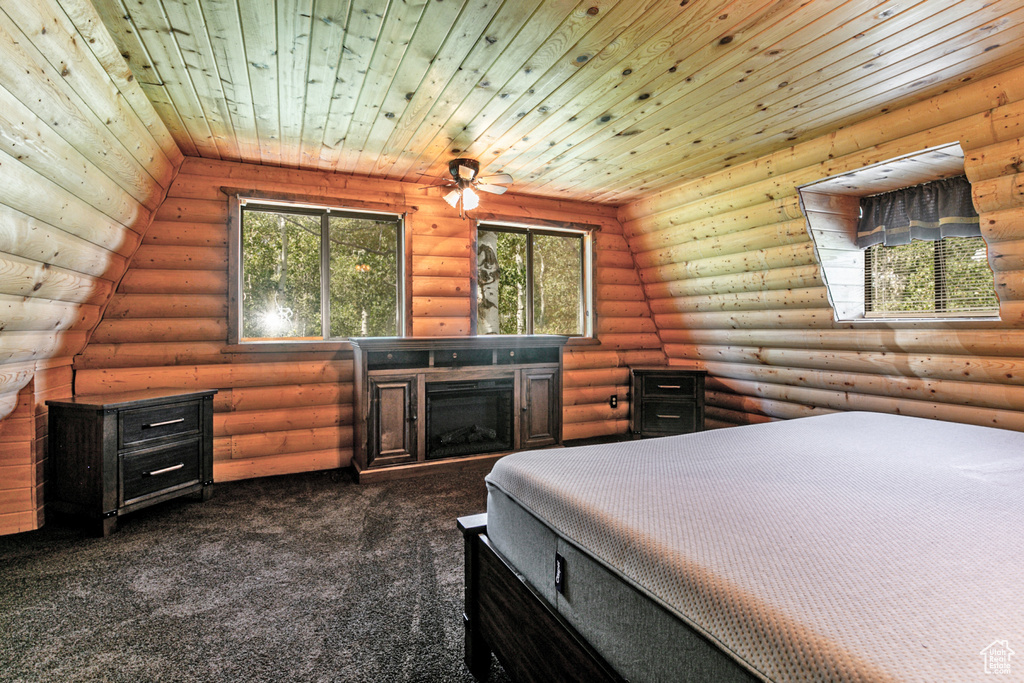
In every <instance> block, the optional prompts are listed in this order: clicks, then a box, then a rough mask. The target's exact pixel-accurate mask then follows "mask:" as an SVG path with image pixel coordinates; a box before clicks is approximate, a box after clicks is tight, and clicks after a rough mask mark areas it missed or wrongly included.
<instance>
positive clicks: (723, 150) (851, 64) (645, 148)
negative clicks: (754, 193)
mask: <svg viewBox="0 0 1024 683" xmlns="http://www.w3.org/2000/svg"><path fill="white" fill-rule="evenodd" d="M913 25H914V26H920V23H915V24H913ZM954 25H956V26H959V24H954ZM908 30H917V29H908ZM955 30H956V31H957V32H959V31H962V29H960V28H958V29H955ZM942 38H944V39H948V38H949V36H946V35H942ZM936 42H938V43H939V45H938V46H937V47H933V48H931V49H932V52H928V51H925V52H923V53H918V55H916V59H917V60H918V61H921V62H923V63H930V62H932V61H933V59H934V58H935V56H936V55H935V54H934V53H935V52H936V51H944V50H945V49H946V46H947V45H948V42H949V41H948V40H937V41H936ZM915 45H916V47H917V48H918V49H920V48H921V47H922V46H921V45H920V44H915ZM880 49H881V48H878V47H877V46H873V47H872V48H871V49H870V50H868V53H869V54H864V52H865V51H864V50H861V51H860V52H859V53H858V54H859V55H861V56H862V58H863V59H866V60H867V62H868V63H870V62H872V61H874V62H881V61H883V60H885V59H886V58H887V57H888V58H890V59H893V60H894V61H897V63H899V62H901V61H904V57H905V54H906V52H908V51H909V50H910V49H911V48H910V47H900V48H897V49H896V50H894V51H892V52H889V53H887V54H886V55H884V56H875V57H874V60H872V58H871V57H872V54H875V55H877V51H878V50H880ZM894 53H896V54H897V55H898V56H892V55H893V54H894ZM843 61H844V60H840V59H837V60H836V61H835V62H833V65H839V64H842V63H843ZM845 62H846V64H845V66H844V69H845V70H844V72H843V73H842V74H831V75H832V77H831V78H829V79H828V80H826V81H825V82H824V83H821V84H819V85H817V86H815V87H812V88H810V89H809V90H807V91H803V90H800V95H799V102H800V103H801V104H800V108H801V109H802V110H806V111H817V112H823V111H829V110H830V106H829V105H826V104H824V103H819V104H817V105H815V104H813V103H808V101H806V100H805V99H804V98H805V97H809V96H810V93H816V94H820V95H821V96H827V97H833V98H835V97H838V96H846V97H849V96H851V95H850V94H849V93H848V92H847V90H846V89H844V87H843V84H844V81H843V76H844V75H845V76H846V77H847V78H849V79H853V80H854V82H855V83H856V80H857V79H861V81H863V79H864V78H891V77H892V76H891V75H890V74H891V70H890V71H885V70H879V71H868V70H865V69H864V68H863V64H864V63H865V62H858V61H857V60H856V59H851V58H847V59H846V60H845ZM837 70H838V69H837ZM798 85H799V82H797V83H796V84H795V85H794V86H793V87H797V86H798ZM848 88H852V89H853V92H859V91H860V89H861V88H860V86H857V85H852V86H848ZM776 89H777V88H776ZM798 90H799V88H798ZM791 96H792V95H791V94H790V95H788V96H787V97H791ZM759 101H762V102H769V101H771V102H772V104H771V105H767V106H771V107H773V108H774V110H775V111H776V112H780V113H779V114H776V115H775V117H774V118H773V119H770V120H768V121H757V122H753V123H743V122H745V121H752V120H753V119H756V117H757V112H756V111H755V112H754V113H752V114H749V115H747V117H745V118H744V119H740V122H738V123H736V124H734V125H733V126H731V127H730V129H729V130H721V129H720V130H718V131H717V132H716V133H715V136H714V137H713V138H711V139H712V140H714V142H712V143H710V144H708V145H702V147H701V148H699V149H698V150H697V151H695V152H693V153H686V154H683V155H682V156H677V157H676V162H675V166H676V167H683V166H684V165H686V164H687V162H689V164H690V166H691V170H690V172H691V173H692V172H700V170H701V169H702V168H703V167H702V166H701V165H700V162H697V161H695V156H696V155H700V157H699V158H700V159H701V160H702V161H704V160H712V159H714V160H723V159H725V160H730V161H734V162H735V163H739V162H741V161H742V160H743V158H744V157H743V152H742V150H753V151H747V152H746V154H747V155H748V156H749V155H751V154H753V155H755V156H756V155H757V154H758V151H759V150H760V149H761V148H762V147H763V146H764V144H765V143H762V142H758V144H756V145H754V144H751V141H750V133H749V131H750V130H751V128H752V127H754V128H755V129H757V130H767V128H765V126H767V125H770V124H771V121H773V120H779V121H780V122H781V123H780V125H782V126H783V128H782V130H792V129H793V128H794V126H795V124H796V123H797V122H798V121H799V120H800V115H794V114H793V113H792V109H791V108H790V107H788V106H785V105H782V104H779V103H777V102H776V101H772V100H768V99H762V100H759ZM710 115H711V116H715V115H717V116H718V117H721V116H722V113H721V112H717V111H714V112H712V113H711V114H710ZM699 125H704V126H708V125H709V124H708V123H701V124H699ZM825 125H828V124H825ZM704 130H714V129H713V128H705V129H704ZM817 130H820V127H819V128H818V129H817ZM741 131H743V132H741ZM809 135H810V136H813V133H805V134H804V136H803V137H808V136H809ZM638 137H639V136H638ZM789 137H794V135H793V134H790V135H789ZM667 138H668V136H658V137H655V138H654V139H653V140H651V141H649V142H646V143H644V144H641V145H637V146H636V147H635V149H633V150H628V149H623V150H622V152H623V153H622V154H621V155H619V156H617V157H612V158H609V159H608V163H609V164H616V163H617V164H619V165H625V164H627V163H628V164H629V165H635V164H636V163H637V159H638V158H640V159H642V158H643V157H644V155H646V154H648V153H652V152H657V153H660V154H664V153H665V151H666V150H665V147H666V146H669V147H671V146H674V143H675V141H672V140H667ZM793 141H794V140H784V142H790V143H792V142H793ZM666 142H668V144H667V145H666ZM774 144H777V141H776V142H775V143H774ZM632 152H637V154H636V155H631V153H632ZM630 155H631V156H630ZM641 163H642V162H641ZM677 180H678V178H677ZM620 187H621V186H620Z"/></svg>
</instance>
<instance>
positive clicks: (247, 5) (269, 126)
mask: <svg viewBox="0 0 1024 683" xmlns="http://www.w3.org/2000/svg"><path fill="white" fill-rule="evenodd" d="M268 5H269V3H262V2H240V3H239V4H238V10H239V17H238V18H239V21H240V23H241V27H242V46H243V47H244V48H245V68H246V71H247V72H248V74H249V86H250V88H251V94H252V109H253V114H254V115H255V117H256V136H257V140H258V141H259V146H260V160H261V161H262V163H264V164H270V165H273V166H279V165H280V164H281V120H280V118H279V116H280V109H279V107H278V102H277V99H278V87H277V77H278V73H279V72H278V65H277V27H276V17H275V14H274V11H273V9H272V7H273V6H272V5H271V6H269V7H268ZM203 156H206V155H203Z"/></svg>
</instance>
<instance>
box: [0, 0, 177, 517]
mask: <svg viewBox="0 0 1024 683" xmlns="http://www.w3.org/2000/svg"><path fill="white" fill-rule="evenodd" d="M0 62H2V63H3V65H4V66H3V68H2V69H0V129H2V130H3V132H4V135H3V140H2V144H0V534H8V533H16V532H21V531H27V530H30V529H35V528H37V527H39V526H40V525H42V521H43V501H44V495H43V486H44V481H43V477H44V474H43V473H44V470H45V466H44V464H45V458H46V432H47V423H46V418H47V412H46V404H45V400H46V399H47V398H66V397H68V396H70V395H71V393H72V378H71V367H70V364H71V357H72V356H73V355H74V354H75V353H78V352H79V351H81V350H82V349H83V348H84V346H85V343H86V340H87V338H88V335H89V333H90V331H91V330H92V329H93V328H94V327H95V326H96V324H97V323H98V322H99V319H100V313H101V311H102V309H103V307H104V306H105V305H106V303H107V302H108V301H109V299H110V296H111V295H112V294H113V292H114V288H115V285H116V283H117V281H118V280H119V279H120V278H121V275H122V274H123V273H124V271H125V268H126V267H127V263H128V258H129V257H131V255H132V254H133V253H134V252H135V250H136V248H138V246H139V244H140V242H141V235H142V234H143V233H144V232H145V231H146V228H147V227H148V226H149V223H150V222H151V220H152V217H153V215H154V211H155V210H156V208H157V207H158V206H160V203H161V202H162V201H163V199H164V196H165V193H166V189H167V187H168V186H169V185H170V182H171V180H172V178H173V176H174V174H175V173H176V172H177V168H178V166H179V165H180V163H181V159H182V156H181V153H180V152H179V151H178V148H177V147H176V146H175V144H174V142H173V140H172V138H171V136H170V134H169V133H168V132H167V129H166V128H165V127H164V124H163V123H162V122H161V121H160V118H159V117H158V116H157V114H156V112H155V110H154V109H153V107H152V105H151V104H150V103H149V100H148V99H147V98H146V96H145V94H144V93H143V92H142V90H141V89H140V87H139V85H138V84H137V83H136V82H135V81H134V80H133V79H132V76H131V72H130V70H129V69H128V66H127V64H125V62H124V59H123V58H122V57H121V56H120V54H119V52H118V50H117V48H116V46H115V45H114V43H113V40H112V39H111V38H110V35H109V34H108V33H107V32H106V30H105V29H102V22H101V21H100V19H99V16H98V15H97V14H96V12H95V10H94V9H93V7H92V5H91V4H90V3H75V4H74V7H73V9H70V10H68V9H65V8H62V7H61V6H59V5H58V3H57V2H55V1H54V0H40V2H34V3H22V4H21V5H13V4H11V5H8V6H5V8H4V11H3V12H0Z"/></svg>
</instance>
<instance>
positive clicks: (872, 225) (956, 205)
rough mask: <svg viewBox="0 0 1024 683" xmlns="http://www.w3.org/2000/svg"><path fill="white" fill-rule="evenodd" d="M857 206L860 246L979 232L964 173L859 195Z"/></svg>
mask: <svg viewBox="0 0 1024 683" xmlns="http://www.w3.org/2000/svg"><path fill="white" fill-rule="evenodd" d="M860 209H861V215H860V221H859V223H858V224H857V246H858V247H861V248H862V249H863V248H866V247H872V246H874V245H876V244H884V245H885V246H887V247H894V246H897V245H900V244H909V243H910V241H911V240H914V239H918V240H940V239H942V238H943V237H976V236H980V235H981V228H980V226H979V224H978V212H977V211H975V210H974V203H973V202H972V201H971V184H970V183H969V182H967V178H966V177H964V176H956V177H955V178H944V179H942V180H933V181H931V182H929V183H924V184H923V185H916V186H914V187H908V188H904V189H902V190H894V191H892V192H885V193H882V194H876V195H874V196H871V197H863V198H861V200H860Z"/></svg>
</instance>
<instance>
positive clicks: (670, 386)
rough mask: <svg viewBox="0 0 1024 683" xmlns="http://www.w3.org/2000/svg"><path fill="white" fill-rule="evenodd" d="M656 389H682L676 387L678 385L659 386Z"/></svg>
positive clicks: (678, 386)
mask: <svg viewBox="0 0 1024 683" xmlns="http://www.w3.org/2000/svg"><path fill="white" fill-rule="evenodd" d="M658 388H659V389H682V387H681V386H680V385H678V384H659V385H658Z"/></svg>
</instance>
